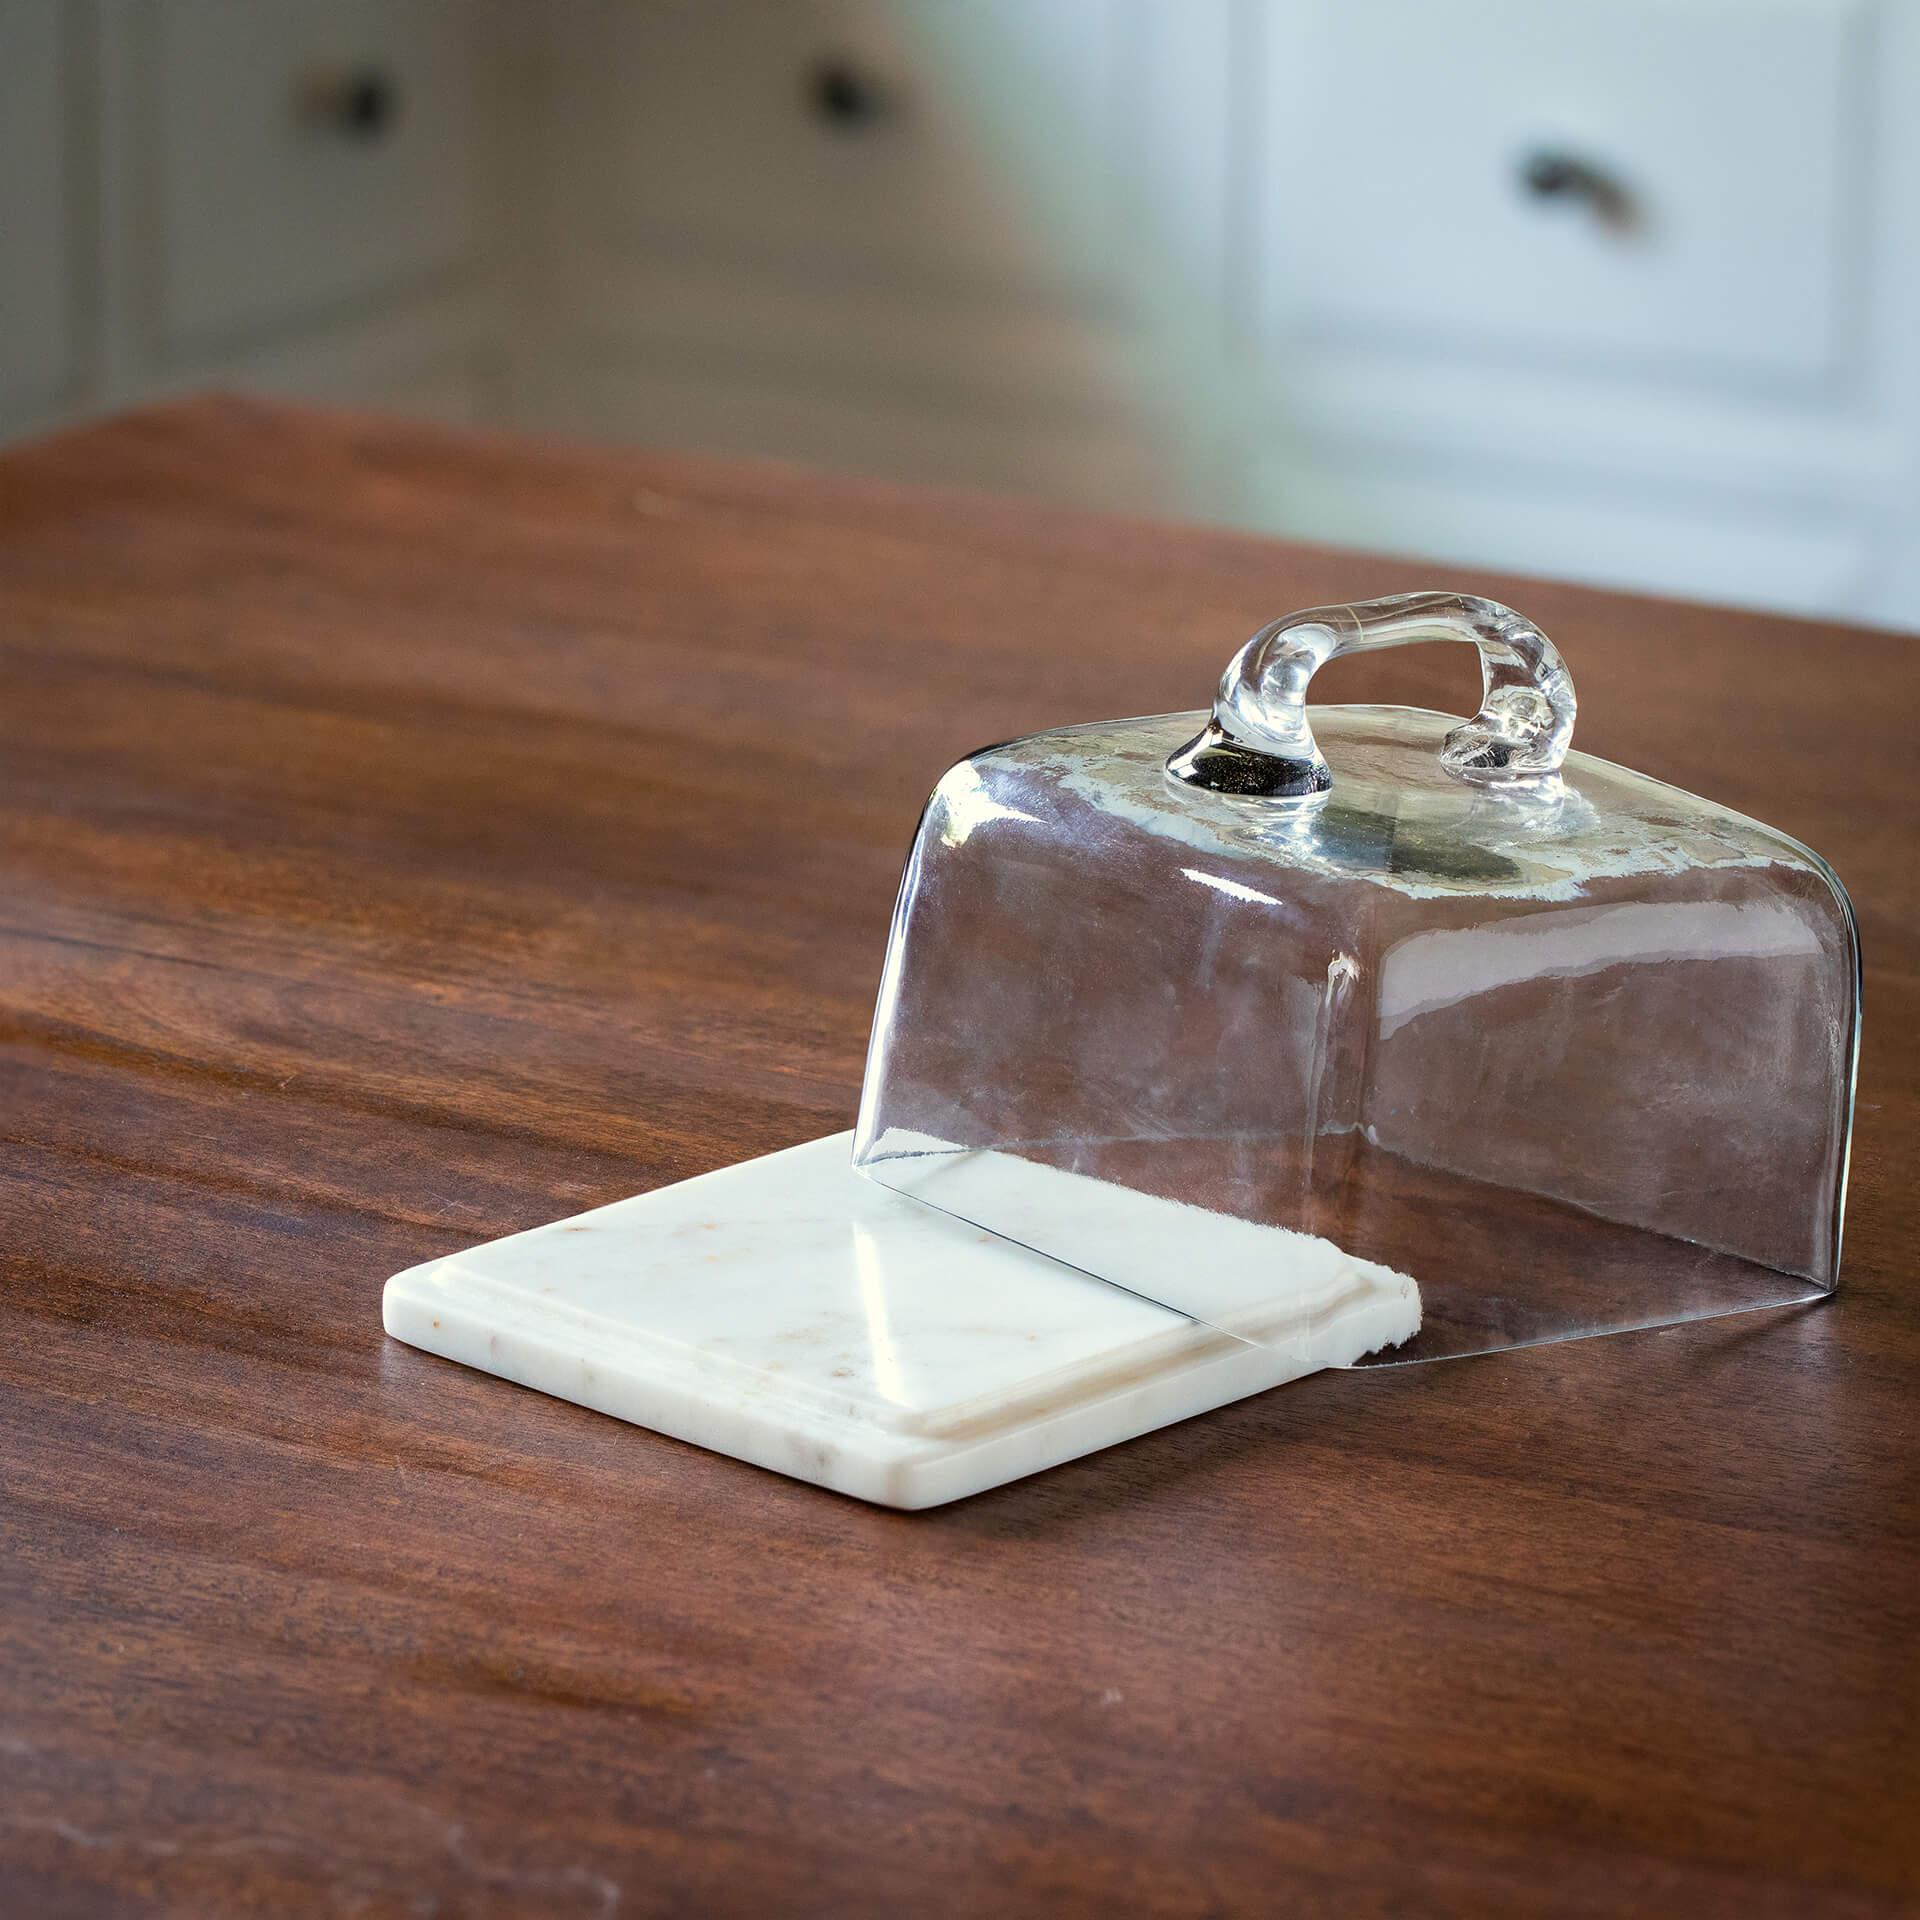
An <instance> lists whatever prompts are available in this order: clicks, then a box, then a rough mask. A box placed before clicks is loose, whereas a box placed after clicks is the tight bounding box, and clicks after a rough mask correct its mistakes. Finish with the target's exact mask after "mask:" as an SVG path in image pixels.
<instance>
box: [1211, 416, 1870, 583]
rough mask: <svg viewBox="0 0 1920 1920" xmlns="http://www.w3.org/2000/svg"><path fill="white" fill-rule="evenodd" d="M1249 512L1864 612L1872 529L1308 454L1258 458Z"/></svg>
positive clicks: (1564, 480) (1276, 522) (1532, 565)
mask: <svg viewBox="0 0 1920 1920" xmlns="http://www.w3.org/2000/svg"><path fill="white" fill-rule="evenodd" d="M1243 517H1244V518H1246V519H1247V520H1249V521H1250V522H1252V523H1253V524H1254V525H1257V526H1259V527H1261V528H1262V529H1263V530H1267V531H1271V532H1274V533H1282V534H1286V535H1289V536H1291V537H1292V538H1295V539H1302V540H1316V541H1325V542H1326V543H1328V544H1329V545H1333V546H1348V547H1363V548H1366V549H1368V550H1370V551H1373V552H1378V553H1395V554H1412V555H1415V556H1422V557H1426V558H1431V559H1435V560H1442V561H1445V562H1447V563H1448V564H1449V565H1452V566H1485V567H1492V568H1497V569H1499V570H1501V571H1504V572H1511V573H1530V574H1541V575H1545V576H1548V577H1550V578H1555V579H1565V580H1578V581H1582V582H1585V583H1589V584H1593V585H1598V586H1611V587H1629V588H1634V589H1637V590H1639V591H1641V592H1646V593H1666V594H1677V595H1679V596H1681V597H1683V598H1687V599H1699V600H1719V601H1727V602H1729V603H1731V604H1734V605H1745V606H1760V607H1770V608H1774V609H1776V610H1778V611H1781V612H1786V613H1820V612H1825V611H1830V610H1831V609H1833V608H1835V607H1850V606H1855V605H1858V604H1859V603H1860V601H1861V599H1862V595H1863V591H1864V583H1865V582H1866V581H1867V579H1868V577H1869V575H1870V572H1871V568H1872V560H1873V553H1872V539H1871V532H1870V529H1869V528H1868V527H1867V526H1866V525H1865V524H1864V523H1863V522H1862V521H1860V520H1859V519H1858V518H1857V517H1849V516H1848V515H1846V514H1844V513H1838V512H1834V511H1832V510H1827V511H1808V510H1807V509H1805V508H1804V507H1800V506H1796V505H1794V504H1792V503H1789V502H1776V503H1771V504H1763V503H1757V502H1729V501H1711V500H1703V499H1701V498H1700V497H1699V496H1698V495H1697V494H1696V493H1693V492H1691V491H1689V490H1683V491H1682V492H1681V493H1680V494H1679V495H1678V496H1677V497H1662V496H1661V495H1660V494H1659V493H1658V492H1657V491H1656V490H1655V489H1653V488H1651V487H1647V486H1641V487H1632V486H1628V485H1624V484H1616V485H1613V486H1605V485H1598V484H1595V483H1594V482H1593V481H1591V480H1584V479H1581V478H1579V477H1577V476H1566V475H1562V476H1559V477H1557V478H1550V477H1547V476H1541V475H1535V476H1532V477H1531V479H1529V478H1527V477H1524V476H1512V475H1503V476H1491V475H1488V474H1486V473H1483V472H1477V471H1472V470H1464V469H1461V470H1448V469H1446V468H1444V467H1434V466H1427V467H1424V468H1423V467H1420V466H1418V465H1415V464H1413V463H1411V462H1405V461H1396V462H1391V463H1385V464H1378V465H1376V464H1372V463H1369V462H1366V461H1362V460H1356V459H1347V458H1343V457H1340V456H1336V455H1322V454H1315V453H1312V452H1309V451H1306V450H1304V449H1301V450H1298V451H1295V452H1293V453H1291V454H1287V453H1270V454H1269V455H1267V456H1266V457H1265V458H1264V459H1262V460H1260V461H1259V462H1257V464H1256V466H1255V469H1254V471H1253V473H1252V475H1251V477H1250V483H1249V495H1248V498H1247V500H1246V502H1245V513H1244V516H1243Z"/></svg>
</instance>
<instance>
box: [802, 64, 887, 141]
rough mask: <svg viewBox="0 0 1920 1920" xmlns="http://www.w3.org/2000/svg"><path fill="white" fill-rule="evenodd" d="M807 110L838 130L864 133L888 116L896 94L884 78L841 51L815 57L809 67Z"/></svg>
mask: <svg viewBox="0 0 1920 1920" xmlns="http://www.w3.org/2000/svg"><path fill="white" fill-rule="evenodd" d="M804 92H805V97H806V102H807V107H808V110H809V111H810V112H811V113H812V115H813V117H814V118H815V119H816V120H817V121H819V122H820V124H821V125H822V126H823V127H827V128H830V129H831V130H832V131H833V132H835V133H861V132H864V131H865V130H866V129H867V128H869V127H871V126H873V125H875V124H876V123H877V122H879V121H881V120H884V119H886V118H887V117H888V116H889V115H890V114H891V113H892V112H893V110H894V105H895V102H894V98H893V95H892V93H891V91H890V90H889V88H888V87H887V85H886V83H885V81H883V80H880V79H879V78H877V77H876V76H875V75H873V74H871V73H869V72H867V71H866V70H865V69H864V68H862V67H860V66H859V65H857V64H856V63H855V62H854V61H851V60H848V59H844V58H842V57H840V56H838V55H830V56H828V57H826V58H824V59H821V60H816V61H815V62H814V63H813V65H812V66H811V67H809V68H808V69H807V74H806V82H805V88H804Z"/></svg>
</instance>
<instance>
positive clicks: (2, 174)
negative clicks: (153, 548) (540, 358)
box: [0, 0, 509, 432]
mask: <svg viewBox="0 0 1920 1920" xmlns="http://www.w3.org/2000/svg"><path fill="white" fill-rule="evenodd" d="M491 21H492V14H491V12H490V11H489V9H488V8H487V6H486V5H485V4H483V0H400V4H395V5H386V4H381V0H260V4H257V5H255V4H242V3H241V0H0V428H4V429H10V430H12V431H14V432H22V431H28V430H31V429H33V428H36V427H41V426H47V425H52V424H55V423H57V422H58V421H59V420H62V419H65V418H69V417H71V416H73V415H74V414H76V413H84V412H89V411H97V410H100V409H103V408H109V407H114V406H120V405H124V404H127V403H129V402H131V401H136V400H139V399H142V398H145V397H147V396H149V395H153V394H157V393H163V392H166V391H169V390H174V389H180V388H189V387H204V386H208V385H222V386H234V387H243V388H254V389H260V390H266V391H275V392H285V393H290V394H298V395H310V396H312V397H315V398H330V399H337V400H341V401H345V402H349V403H353V402H358V403H363V404H368V405H382V404H392V403H393V402H395V401H396V400H397V401H398V402H399V403H400V404H403V405H408V406H412V407H414V408H416V409H417V410H419V411H422V412H433V413H446V412H452V413H455V414H458V415H463V416H476V415H479V414H482V413H485V412H487V411H489V410H493V400H492V399H491V398H490V396H497V395H498V394H499V393H501V392H503V391H504V374H505V367H506V363H507V359H508V355H509V344H508V339H507V334H506V324H505V323H506V314H507V304H506V300H505V293H504V282H505V277H506V270H507V250H506V249H505V248H504V246H503V245H502V244H501V243H500V239H499V235H498V232H497V226H496V229H495V230H492V231H490V229H489V223H488V219H487V205H486V203H487V201H488V200H489V199H490V198H491V196H492V172H491V168H492V162H491V159H490V157H489V152H488V148H487V140H488V127H487V122H488V118H489V111H490V108H491V107H492V105H493V104H494V96H493V94H492V92H491V81H490V75H491V74H492V72H493V66H492V54H491V36H490V27H491Z"/></svg>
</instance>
